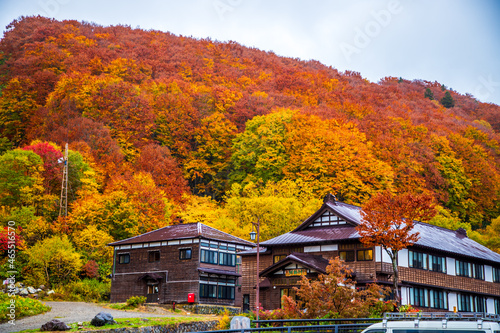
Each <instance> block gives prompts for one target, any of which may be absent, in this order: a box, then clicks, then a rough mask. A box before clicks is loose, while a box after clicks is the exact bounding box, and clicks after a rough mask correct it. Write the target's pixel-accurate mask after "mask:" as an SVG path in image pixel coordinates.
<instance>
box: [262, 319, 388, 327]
mask: <svg viewBox="0 0 500 333" xmlns="http://www.w3.org/2000/svg"><path fill="white" fill-rule="evenodd" d="M381 321H382V318H340V319H275V320H252V323H254V324H255V323H258V324H260V326H263V325H272V326H276V325H273V324H281V325H282V326H294V325H296V326H305V325H309V324H310V325H314V324H316V325H325V323H330V324H332V323H333V324H363V323H379V322H381ZM300 323H304V324H302V325H297V324H300Z"/></svg>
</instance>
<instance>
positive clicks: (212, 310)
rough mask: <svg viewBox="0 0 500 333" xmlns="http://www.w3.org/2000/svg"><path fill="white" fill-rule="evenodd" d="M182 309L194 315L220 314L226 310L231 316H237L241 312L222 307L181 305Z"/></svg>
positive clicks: (230, 307) (233, 308) (232, 308)
mask: <svg viewBox="0 0 500 333" xmlns="http://www.w3.org/2000/svg"><path fill="white" fill-rule="evenodd" d="M182 308H183V309H184V310H186V311H191V312H192V313H196V314H221V313H223V312H224V311H226V310H227V311H229V313H230V314H231V315H237V314H239V313H240V312H241V309H240V308H236V307H232V306H222V305H204V304H192V305H191V304H183V305H182Z"/></svg>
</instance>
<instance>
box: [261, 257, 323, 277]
mask: <svg viewBox="0 0 500 333" xmlns="http://www.w3.org/2000/svg"><path fill="white" fill-rule="evenodd" d="M291 263H298V264H300V265H302V266H304V267H307V268H310V269H313V270H315V271H317V272H319V273H322V274H325V273H326V266H328V264H329V262H328V260H327V259H325V258H323V257H322V256H315V255H312V254H307V253H291V254H289V255H288V256H287V257H286V258H284V259H281V260H280V261H278V262H277V263H275V264H274V265H271V266H269V267H268V268H266V269H265V270H263V271H262V272H260V273H259V276H266V275H268V274H272V273H274V272H276V271H279V270H281V269H283V268H285V267H286V266H288V265H290V264H291Z"/></svg>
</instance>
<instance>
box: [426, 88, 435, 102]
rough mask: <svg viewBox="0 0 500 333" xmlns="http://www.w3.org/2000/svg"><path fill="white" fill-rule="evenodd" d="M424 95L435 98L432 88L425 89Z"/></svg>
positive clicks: (431, 98)
mask: <svg viewBox="0 0 500 333" xmlns="http://www.w3.org/2000/svg"><path fill="white" fill-rule="evenodd" d="M424 97H425V98H428V99H430V100H431V101H432V100H433V99H434V94H433V93H432V90H431V89H430V88H427V89H425V94H424Z"/></svg>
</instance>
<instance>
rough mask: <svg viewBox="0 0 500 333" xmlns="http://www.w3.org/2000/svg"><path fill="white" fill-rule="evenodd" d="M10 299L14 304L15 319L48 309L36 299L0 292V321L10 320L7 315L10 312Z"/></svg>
mask: <svg viewBox="0 0 500 333" xmlns="http://www.w3.org/2000/svg"><path fill="white" fill-rule="evenodd" d="M11 300H14V301H15V303H13V304H15V314H16V317H15V319H20V318H22V317H27V316H34V315H37V314H40V313H44V312H47V311H49V310H50V306H47V305H45V304H44V303H42V302H40V301H38V300H36V299H32V298H27V297H21V296H14V297H10V296H9V295H8V294H5V293H0V323H3V322H6V321H9V320H11V318H10V317H9V316H8V314H9V313H10V308H9V306H10V305H11V304H12V303H11Z"/></svg>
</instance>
